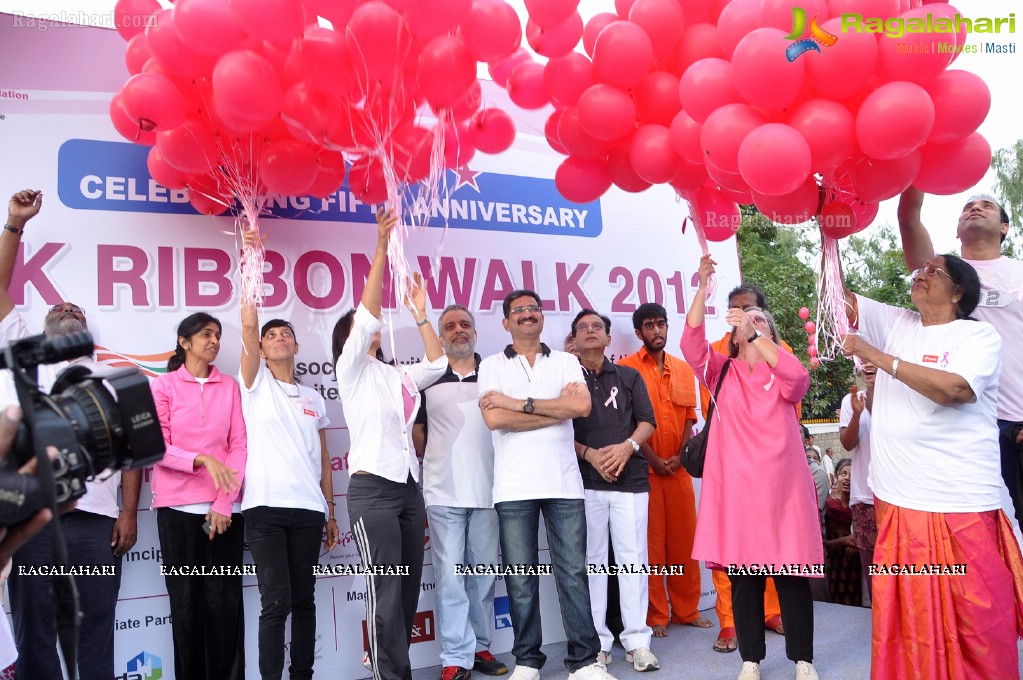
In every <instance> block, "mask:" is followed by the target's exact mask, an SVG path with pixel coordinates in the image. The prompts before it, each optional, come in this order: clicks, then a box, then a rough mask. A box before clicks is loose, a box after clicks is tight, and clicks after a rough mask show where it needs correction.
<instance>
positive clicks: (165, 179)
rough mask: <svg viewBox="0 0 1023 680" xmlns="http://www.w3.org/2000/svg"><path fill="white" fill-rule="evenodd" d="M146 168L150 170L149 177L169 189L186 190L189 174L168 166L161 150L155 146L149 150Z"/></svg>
mask: <svg viewBox="0 0 1023 680" xmlns="http://www.w3.org/2000/svg"><path fill="white" fill-rule="evenodd" d="M146 167H147V168H149V176H150V177H152V178H153V179H155V180H156V181H157V182H158V183H159V184H160V185H161V186H165V187H167V188H168V189H184V188H185V184H187V183H188V173H185V172H181V171H180V170H178V169H177V168H174V167H171V166H170V165H168V164H167V161H165V160H164V159H163V156H162V155H160V149H158V148H157V147H155V146H154V147H152V148H151V149H149V155H148V156H146Z"/></svg>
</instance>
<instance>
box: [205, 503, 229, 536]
mask: <svg viewBox="0 0 1023 680" xmlns="http://www.w3.org/2000/svg"><path fill="white" fill-rule="evenodd" d="M206 520H207V521H208V522H209V523H210V540H211V541H212V540H213V537H214V536H215V535H216V534H222V533H224V532H225V531H227V530H228V529H229V528H230V527H231V516H230V515H221V514H220V513H219V512H216V511H214V510H210V511H209V512H207V513H206Z"/></svg>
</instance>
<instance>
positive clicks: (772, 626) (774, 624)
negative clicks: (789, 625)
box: [764, 614, 785, 635]
mask: <svg viewBox="0 0 1023 680" xmlns="http://www.w3.org/2000/svg"><path fill="white" fill-rule="evenodd" d="M764 625H765V626H767V628H768V629H769V630H772V631H774V632H775V633H777V634H778V635H784V634H785V626H783V625H782V623H781V617H780V616H778V615H777V614H775V615H774V616H772V617H771V618H769V619H767V621H764Z"/></svg>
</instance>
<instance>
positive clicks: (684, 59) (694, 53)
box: [671, 24, 725, 75]
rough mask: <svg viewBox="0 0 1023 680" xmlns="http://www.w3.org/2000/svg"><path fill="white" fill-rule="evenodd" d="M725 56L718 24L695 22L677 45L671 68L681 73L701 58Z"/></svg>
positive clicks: (722, 57)
mask: <svg viewBox="0 0 1023 680" xmlns="http://www.w3.org/2000/svg"><path fill="white" fill-rule="evenodd" d="M724 58H725V53H724V52H722V51H721V44H720V43H719V42H718V29H717V26H714V25H712V24H694V25H692V26H689V28H687V29H686V30H685V31H684V32H683V33H682V39H681V40H679V41H678V45H676V46H675V53H674V54H673V55H672V60H671V70H672V71H673V72H674V73H678V74H680V75H681V74H683V73H685V72H686V69H687V68H689V67H690V66H692V65H693V64H695V63H696V62H698V61H699V60H701V59H724Z"/></svg>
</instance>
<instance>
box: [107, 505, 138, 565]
mask: <svg viewBox="0 0 1023 680" xmlns="http://www.w3.org/2000/svg"><path fill="white" fill-rule="evenodd" d="M138 536H139V523H138V518H137V517H136V516H135V513H134V512H121V514H119V515H118V516H117V521H116V522H114V533H113V535H112V536H111V537H110V543H111V545H110V547H111V549H112V550H113V551H114V556H116V557H120V556H121V555H123V554H124V553H126V552H128V551H129V550H131V548H132V546H134V545H135V541H137V540H138Z"/></svg>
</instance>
